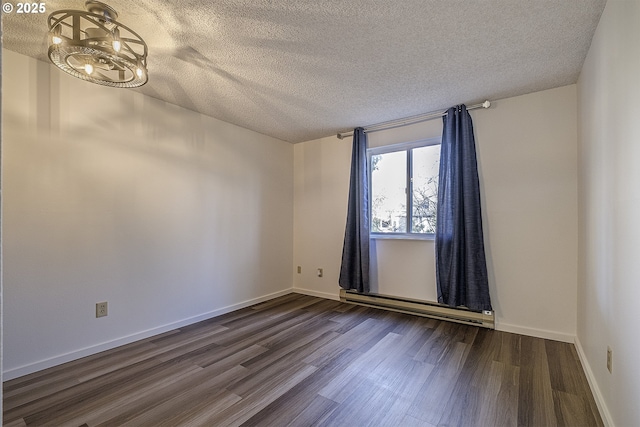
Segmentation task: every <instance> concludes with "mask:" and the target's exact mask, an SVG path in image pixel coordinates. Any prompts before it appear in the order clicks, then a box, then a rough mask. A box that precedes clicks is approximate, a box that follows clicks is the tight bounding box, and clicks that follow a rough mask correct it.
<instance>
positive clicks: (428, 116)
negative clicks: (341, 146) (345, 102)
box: [338, 101, 491, 139]
mask: <svg viewBox="0 0 640 427" xmlns="http://www.w3.org/2000/svg"><path fill="white" fill-rule="evenodd" d="M489 107H491V102H489V101H484V102H483V103H482V104H475V105H471V106H469V107H467V111H469V110H475V109H478V108H489ZM447 111H448V110H444V111H434V112H432V113H425V114H420V115H417V116H412V117H407V118H404V119H396V120H391V121H388V122H384V123H378V124H377V125H369V126H365V128H364V131H365V132H367V133H371V132H378V131H380V130H387V129H393V128H397V127H400V126H407V125H412V124H414V123H420V122H425V121H427V120H432V119H437V118H438V117H442V116H444V115H445V114H447ZM352 135H353V131H352V130H351V131H348V132H339V133H338V138H339V139H344V138H346V137H348V136H352Z"/></svg>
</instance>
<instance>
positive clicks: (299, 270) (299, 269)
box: [298, 266, 302, 274]
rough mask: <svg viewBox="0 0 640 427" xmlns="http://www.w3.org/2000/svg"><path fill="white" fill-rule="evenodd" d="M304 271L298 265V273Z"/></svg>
mask: <svg viewBox="0 0 640 427" xmlns="http://www.w3.org/2000/svg"><path fill="white" fill-rule="evenodd" d="M300 273H302V267H300V266H298V274H300Z"/></svg>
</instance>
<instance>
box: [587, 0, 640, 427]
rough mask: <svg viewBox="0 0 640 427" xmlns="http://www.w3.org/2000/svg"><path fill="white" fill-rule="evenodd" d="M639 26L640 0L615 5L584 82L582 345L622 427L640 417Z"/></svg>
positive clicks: (599, 391)
mask: <svg viewBox="0 0 640 427" xmlns="http://www.w3.org/2000/svg"><path fill="white" fill-rule="evenodd" d="M639 22H640V2H638V1H620V0H614V1H612V0H610V1H609V2H607V6H606V8H605V10H604V13H603V14H602V17H601V19H600V23H599V25H598V29H597V31H596V34H595V36H594V38H593V41H592V44H591V49H590V51H589V54H588V56H587V59H586V61H585V64H584V67H583V70H582V73H581V75H580V80H579V82H578V88H579V104H578V105H579V113H580V114H579V150H580V181H579V182H580V187H579V188H580V191H579V197H580V210H579V213H580V216H579V218H580V220H579V224H580V227H579V230H580V245H579V247H580V251H579V253H580V265H579V287H578V341H577V347H578V350H579V352H580V354H581V356H582V360H583V364H584V365H585V368H586V371H587V375H588V378H589V379H590V380H591V384H592V389H594V392H595V394H596V398H597V400H598V403H599V404H600V405H599V406H600V409H601V413H602V414H603V416H604V417H605V418H606V419H607V420H608V422H609V424H610V425H613V424H615V425H618V426H631V425H638V420H640V406H639V405H638V402H639V396H640V367H639V366H638V360H639V358H640V356H639V355H640V341H639V340H638V332H637V330H638V325H639V324H640V308H639V306H638V302H639V301H640V262H638V254H640V222H639V219H640V168H639V167H638V161H639V160H640V104H639V103H638V100H639V99H640V80H639V79H638V77H639V76H640V49H639V47H640V26H639V25H638V23H639ZM607 346H610V347H611V349H612V350H613V372H612V373H609V371H608V370H607V368H606V354H607Z"/></svg>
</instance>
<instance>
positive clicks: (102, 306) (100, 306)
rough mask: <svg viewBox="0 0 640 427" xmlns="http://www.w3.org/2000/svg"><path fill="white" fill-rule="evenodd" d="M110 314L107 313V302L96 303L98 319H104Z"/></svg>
mask: <svg viewBox="0 0 640 427" xmlns="http://www.w3.org/2000/svg"><path fill="white" fill-rule="evenodd" d="M107 314H108V311H107V302H106V301H105V302H97V303H96V317H104V316H106V315H107Z"/></svg>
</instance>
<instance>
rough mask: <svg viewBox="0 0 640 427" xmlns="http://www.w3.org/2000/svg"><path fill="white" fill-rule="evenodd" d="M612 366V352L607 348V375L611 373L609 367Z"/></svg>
mask: <svg viewBox="0 0 640 427" xmlns="http://www.w3.org/2000/svg"><path fill="white" fill-rule="evenodd" d="M612 364H613V352H612V351H611V347H609V346H607V369H608V370H609V373H611V365H612Z"/></svg>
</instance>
